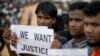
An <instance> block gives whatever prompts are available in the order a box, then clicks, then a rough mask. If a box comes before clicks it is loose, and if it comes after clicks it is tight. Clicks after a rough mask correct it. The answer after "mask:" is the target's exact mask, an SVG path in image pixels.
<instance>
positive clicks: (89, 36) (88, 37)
mask: <svg viewBox="0 0 100 56" xmlns="http://www.w3.org/2000/svg"><path fill="white" fill-rule="evenodd" d="M86 37H87V39H88V40H93V39H94V38H93V35H86Z"/></svg>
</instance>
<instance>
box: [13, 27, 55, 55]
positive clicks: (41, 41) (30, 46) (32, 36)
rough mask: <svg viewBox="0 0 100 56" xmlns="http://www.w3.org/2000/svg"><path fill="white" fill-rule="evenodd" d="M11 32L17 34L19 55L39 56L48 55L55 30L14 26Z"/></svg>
mask: <svg viewBox="0 0 100 56" xmlns="http://www.w3.org/2000/svg"><path fill="white" fill-rule="evenodd" d="M11 30H12V32H16V34H17V37H18V42H17V50H16V51H17V53H28V54H33V55H39V56H46V55H48V49H50V47H51V44H52V41H53V40H54V32H53V29H48V28H46V27H44V28H43V27H38V26H37V27H36V26H35V27H32V26H20V25H14V26H12V27H11ZM13 30H14V31H13Z"/></svg>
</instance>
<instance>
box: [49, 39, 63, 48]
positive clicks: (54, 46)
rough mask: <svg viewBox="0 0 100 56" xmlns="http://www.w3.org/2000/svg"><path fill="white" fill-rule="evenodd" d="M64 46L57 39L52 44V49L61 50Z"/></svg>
mask: <svg viewBox="0 0 100 56" xmlns="http://www.w3.org/2000/svg"><path fill="white" fill-rule="evenodd" d="M61 46H62V44H61V43H60V41H58V40H57V39H55V40H54V41H53V42H52V45H51V48H57V49H58V48H61Z"/></svg>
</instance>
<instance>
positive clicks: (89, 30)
mask: <svg viewBox="0 0 100 56" xmlns="http://www.w3.org/2000/svg"><path fill="white" fill-rule="evenodd" d="M84 32H85V33H86V34H91V33H93V27H92V26H91V25H84Z"/></svg>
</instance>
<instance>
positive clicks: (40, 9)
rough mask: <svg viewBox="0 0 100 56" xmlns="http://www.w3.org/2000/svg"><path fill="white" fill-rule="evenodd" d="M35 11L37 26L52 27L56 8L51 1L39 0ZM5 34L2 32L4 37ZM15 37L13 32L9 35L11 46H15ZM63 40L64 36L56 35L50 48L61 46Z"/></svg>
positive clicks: (64, 40)
mask: <svg viewBox="0 0 100 56" xmlns="http://www.w3.org/2000/svg"><path fill="white" fill-rule="evenodd" d="M35 13H36V16H37V25H38V26H48V28H52V25H53V23H54V22H55V18H56V16H57V9H56V7H55V6H54V5H53V4H52V3H50V2H48V1H46V2H40V3H39V4H38V6H37V8H36V11H35ZM55 35H56V34H55ZM5 36H7V35H6V34H5V33H4V38H5ZM16 38H17V36H16V34H13V35H12V36H11V41H12V42H11V43H12V45H13V46H16V42H17V39H16ZM65 42H66V39H65V38H63V37H61V36H59V35H56V36H55V40H54V42H53V43H52V46H51V48H61V46H62V44H64V43H65Z"/></svg>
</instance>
